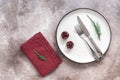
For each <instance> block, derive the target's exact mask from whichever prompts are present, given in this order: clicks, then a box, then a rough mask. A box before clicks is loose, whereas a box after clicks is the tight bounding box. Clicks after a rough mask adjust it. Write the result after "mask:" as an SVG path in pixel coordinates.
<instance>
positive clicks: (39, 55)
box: [21, 32, 62, 76]
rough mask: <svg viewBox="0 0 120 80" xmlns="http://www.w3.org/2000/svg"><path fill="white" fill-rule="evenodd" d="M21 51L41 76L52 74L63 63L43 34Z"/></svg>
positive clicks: (27, 43)
mask: <svg viewBox="0 0 120 80" xmlns="http://www.w3.org/2000/svg"><path fill="white" fill-rule="evenodd" d="M21 50H22V51H23V52H24V54H25V55H26V56H27V57H28V59H29V60H30V61H31V62H32V64H33V65H34V66H35V67H36V69H37V70H38V72H39V73H40V74H41V76H45V75H47V74H48V73H50V72H52V71H53V70H54V69H56V68H57V67H58V66H59V64H60V63H61V62H62V60H61V59H60V58H59V56H58V55H57V53H56V52H55V51H54V50H53V48H52V47H51V46H50V44H49V43H48V41H47V40H46V39H45V37H44V36H43V35H42V33H41V32H39V33H37V34H35V35H34V36H33V37H32V38H30V39H29V40H27V41H26V42H25V43H23V44H22V45H21Z"/></svg>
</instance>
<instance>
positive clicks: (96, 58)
mask: <svg viewBox="0 0 120 80" xmlns="http://www.w3.org/2000/svg"><path fill="white" fill-rule="evenodd" d="M81 38H82V39H83V40H84V41H85V42H86V44H87V45H88V47H89V48H90V50H91V51H92V55H93V57H94V58H95V60H96V61H99V60H100V56H99V55H98V54H97V51H95V50H94V49H93V48H92V46H91V45H90V44H89V42H88V41H87V40H85V39H84V38H83V37H81Z"/></svg>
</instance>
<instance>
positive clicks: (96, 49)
mask: <svg viewBox="0 0 120 80" xmlns="http://www.w3.org/2000/svg"><path fill="white" fill-rule="evenodd" d="M88 38H89V40H90V42H91V44H92V46H93V48H94V50H95V52H97V53H98V55H99V56H100V57H102V55H103V54H102V52H101V50H100V49H99V47H98V46H97V45H96V43H95V42H94V40H93V39H92V38H91V37H90V36H89V37H88Z"/></svg>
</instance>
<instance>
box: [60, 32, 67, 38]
mask: <svg viewBox="0 0 120 80" xmlns="http://www.w3.org/2000/svg"><path fill="white" fill-rule="evenodd" d="M61 37H62V38H63V39H67V38H68V37H69V33H68V32H67V31H63V32H62V34H61Z"/></svg>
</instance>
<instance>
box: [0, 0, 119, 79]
mask: <svg viewBox="0 0 120 80" xmlns="http://www.w3.org/2000/svg"><path fill="white" fill-rule="evenodd" d="M76 8H91V9H95V10H97V11H99V12H100V13H102V14H103V15H104V16H105V17H106V19H107V20H108V22H109V23H110V26H111V30H112V42H111V45H110V48H109V50H108V52H107V54H106V56H105V58H104V59H103V60H102V61H100V62H99V63H95V62H94V63H89V64H77V63H74V62H72V61H70V60H68V59H67V58H66V57H65V56H63V54H61V52H60V51H59V50H58V48H57V45H56V42H55V29H56V27H57V24H58V22H59V20H60V19H61V17H62V16H63V15H64V14H66V13H67V12H69V11H71V10H73V9H76ZM38 31H41V32H42V33H43V34H44V36H45V37H46V38H47V39H49V42H50V44H51V45H52V47H53V48H54V49H55V50H56V51H57V52H58V54H59V56H60V57H61V58H62V60H63V62H62V64H61V65H60V66H59V67H58V68H57V69H56V70H55V71H54V72H52V73H51V74H49V75H48V76H46V77H44V78H42V77H41V76H40V75H39V73H37V71H36V69H35V68H34V67H33V65H32V64H31V63H30V61H29V60H28V59H27V58H26V56H25V55H24V54H23V53H22V52H21V51H20V49H19V46H20V44H21V43H23V42H24V41H26V40H27V39H28V38H30V37H31V36H33V35H34V34H35V33H37V32H38ZM119 41H120V0H0V80H120V42H119Z"/></svg>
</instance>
